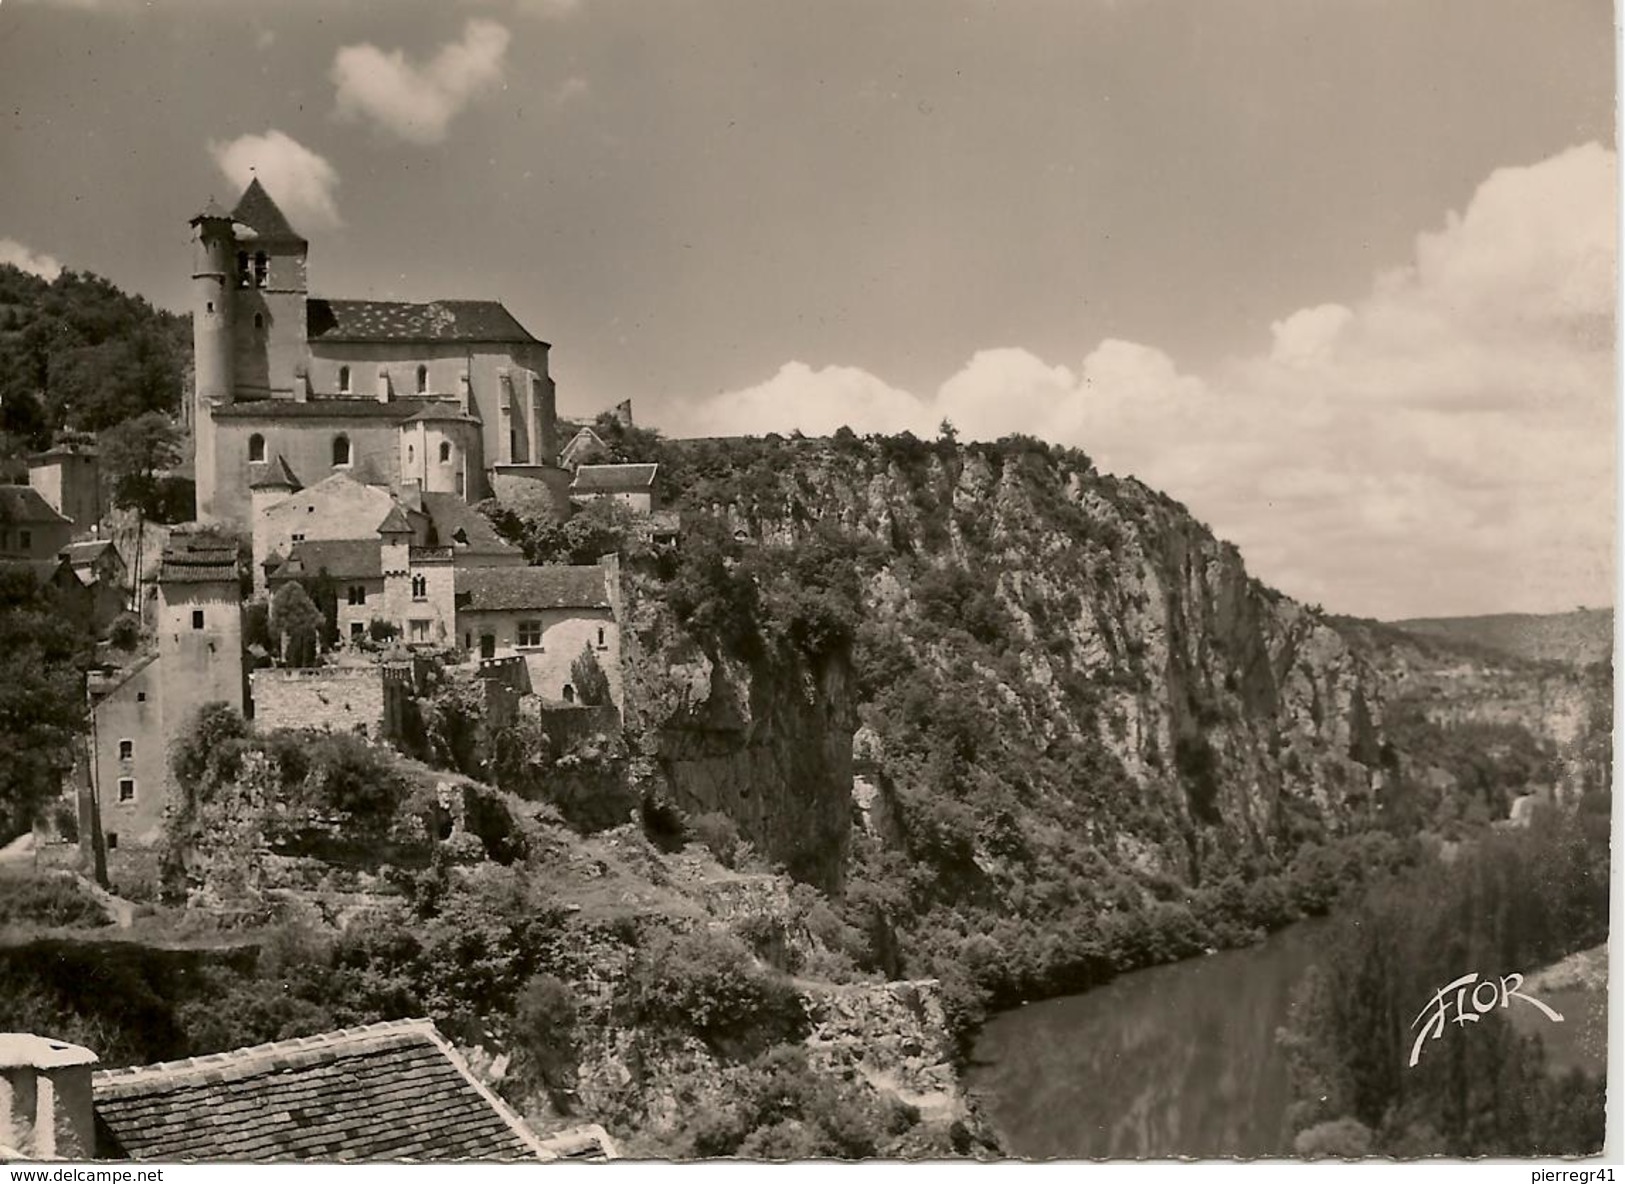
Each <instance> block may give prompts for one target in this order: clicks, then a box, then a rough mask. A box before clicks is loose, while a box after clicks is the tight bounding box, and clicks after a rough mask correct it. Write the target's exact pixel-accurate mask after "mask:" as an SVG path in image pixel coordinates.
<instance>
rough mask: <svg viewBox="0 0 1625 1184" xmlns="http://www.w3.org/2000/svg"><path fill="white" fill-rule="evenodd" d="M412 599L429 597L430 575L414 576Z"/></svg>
mask: <svg viewBox="0 0 1625 1184" xmlns="http://www.w3.org/2000/svg"><path fill="white" fill-rule="evenodd" d="M412 599H413V600H427V599H429V577H428V576H413V577H412Z"/></svg>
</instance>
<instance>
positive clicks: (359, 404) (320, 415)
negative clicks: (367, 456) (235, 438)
mask: <svg viewBox="0 0 1625 1184" xmlns="http://www.w3.org/2000/svg"><path fill="white" fill-rule="evenodd" d="M429 401H431V400H425V399H391V400H389V402H387V403H380V402H379V401H378V400H377V399H309V400H307V401H305V402H303V403H300V402H297V401H295V400H293V399H249V400H246V401H244V402H241V403H227V404H225V405H224V406H221V407H216V408H214V409H213V411H212V412H211V413H210V414H212V415H213V416H214V418H215V419H393V420H403V419H406V418H407V417H409V416H411V415H415V414H416V413H417V412H419V411H421V410H422V409H423V405H424V403H425V402H429Z"/></svg>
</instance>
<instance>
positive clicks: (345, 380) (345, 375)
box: [339, 366, 350, 395]
mask: <svg viewBox="0 0 1625 1184" xmlns="http://www.w3.org/2000/svg"><path fill="white" fill-rule="evenodd" d="M349 393H350V368H349V367H348V366H340V367H339V394H341V395H347V394H349Z"/></svg>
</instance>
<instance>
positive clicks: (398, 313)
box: [305, 299, 536, 345]
mask: <svg viewBox="0 0 1625 1184" xmlns="http://www.w3.org/2000/svg"><path fill="white" fill-rule="evenodd" d="M305 331H306V335H307V336H308V337H309V338H310V340H311V341H420V342H421V341H486V342H490V341H509V342H522V343H524V344H527V345H528V344H531V343H533V342H535V341H536V338H534V337H532V336H531V335H530V334H529V333H528V332H527V331H526V330H525V327H524V326H523V325H521V324H520V323H519V322H518V321H516V320H514V318H513V314H512V313H510V312H509V311H508V310H507V309H506V308H504V307H503V306H502V305H501V304H500V303H498V302H497V301H495V300H431V301H429V303H427V304H407V303H405V302H403V301H399V300H317V299H311V300H307V301H305Z"/></svg>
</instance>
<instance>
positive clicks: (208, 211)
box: [191, 194, 231, 226]
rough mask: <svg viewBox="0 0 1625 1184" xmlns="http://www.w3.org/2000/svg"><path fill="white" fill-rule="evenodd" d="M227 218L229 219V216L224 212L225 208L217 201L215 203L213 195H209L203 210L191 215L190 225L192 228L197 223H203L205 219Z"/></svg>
mask: <svg viewBox="0 0 1625 1184" xmlns="http://www.w3.org/2000/svg"><path fill="white" fill-rule="evenodd" d="M229 217H231V215H230V214H229V213H227V212H226V207H225V206H223V205H221V204H220V203H219V202H218V201H216V200H215V199H214V195H213V194H210V195H209V200H208V201H206V202H204V203H203V208H202V209H201V210H199V211H198V212H197V213H195V214H193V215H192V222H191V224H192V225H193V226H196V225H197V224H198V223H199V222H201V221H203V220H204V219H205V218H229Z"/></svg>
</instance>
